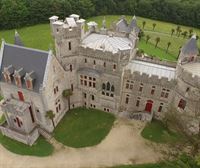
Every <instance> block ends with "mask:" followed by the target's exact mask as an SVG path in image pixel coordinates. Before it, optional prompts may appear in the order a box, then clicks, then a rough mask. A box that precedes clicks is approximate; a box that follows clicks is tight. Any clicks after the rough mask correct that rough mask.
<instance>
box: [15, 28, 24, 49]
mask: <svg viewBox="0 0 200 168" xmlns="http://www.w3.org/2000/svg"><path fill="white" fill-rule="evenodd" d="M14 40H15V41H14V44H15V45H18V46H24V44H23V42H22V40H21V38H20V35H19V33H18V32H17V30H15V39H14Z"/></svg>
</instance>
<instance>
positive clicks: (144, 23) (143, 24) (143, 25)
mask: <svg viewBox="0 0 200 168" xmlns="http://www.w3.org/2000/svg"><path fill="white" fill-rule="evenodd" d="M145 25H146V21H143V22H142V28H143V29H144V27H145Z"/></svg>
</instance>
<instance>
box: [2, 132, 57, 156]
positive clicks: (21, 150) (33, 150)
mask: <svg viewBox="0 0 200 168" xmlns="http://www.w3.org/2000/svg"><path fill="white" fill-rule="evenodd" d="M0 143H1V145H3V146H4V147H5V148H6V149H7V150H9V151H11V152H13V153H16V154H19V155H30V156H39V157H44V156H49V155H51V154H52V153H53V146H52V145H51V144H49V143H48V142H47V141H46V140H45V139H44V138H42V137H39V138H38V140H37V141H36V143H35V144H33V145H32V146H31V147H30V146H28V145H25V144H23V143H21V142H18V141H15V140H12V139H10V138H8V137H6V136H3V135H2V134H1V133H0Z"/></svg>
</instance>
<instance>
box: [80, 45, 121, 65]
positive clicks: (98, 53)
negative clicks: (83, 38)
mask: <svg viewBox="0 0 200 168" xmlns="http://www.w3.org/2000/svg"><path fill="white" fill-rule="evenodd" d="M79 53H80V54H81V55H83V56H87V57H93V58H98V59H102V60H107V61H111V62H115V61H116V62H117V61H118V58H119V54H118V53H112V52H109V51H103V50H98V49H92V48H88V47H86V48H85V47H83V46H80V47H79Z"/></svg>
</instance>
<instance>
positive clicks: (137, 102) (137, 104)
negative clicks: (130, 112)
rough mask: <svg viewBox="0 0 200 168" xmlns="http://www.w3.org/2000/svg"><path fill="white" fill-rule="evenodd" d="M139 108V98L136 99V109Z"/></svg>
mask: <svg viewBox="0 0 200 168" xmlns="http://www.w3.org/2000/svg"><path fill="white" fill-rule="evenodd" d="M139 106H140V97H138V98H137V101H136V107H139Z"/></svg>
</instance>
